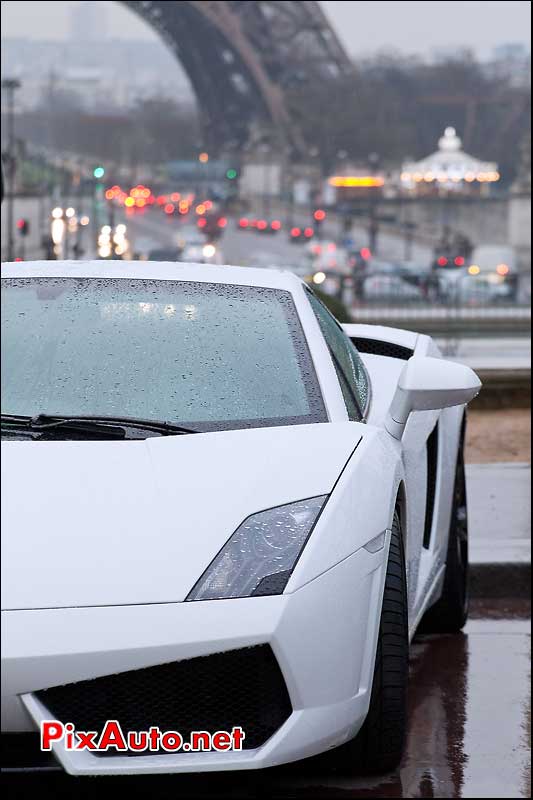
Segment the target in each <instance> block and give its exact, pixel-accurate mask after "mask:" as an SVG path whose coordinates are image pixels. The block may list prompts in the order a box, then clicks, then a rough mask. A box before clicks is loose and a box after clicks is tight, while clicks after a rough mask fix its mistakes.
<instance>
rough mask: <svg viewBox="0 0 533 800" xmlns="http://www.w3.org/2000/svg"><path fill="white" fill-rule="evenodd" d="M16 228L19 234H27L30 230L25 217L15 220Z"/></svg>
mask: <svg viewBox="0 0 533 800" xmlns="http://www.w3.org/2000/svg"><path fill="white" fill-rule="evenodd" d="M17 230H18V232H19V233H20V235H21V236H27V235H28V233H29V232H30V223H29V222H28V220H27V219H18V220H17Z"/></svg>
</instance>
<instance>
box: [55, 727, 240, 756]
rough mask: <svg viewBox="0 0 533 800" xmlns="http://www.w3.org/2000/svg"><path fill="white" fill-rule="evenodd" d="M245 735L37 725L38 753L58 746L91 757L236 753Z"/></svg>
mask: <svg viewBox="0 0 533 800" xmlns="http://www.w3.org/2000/svg"><path fill="white" fill-rule="evenodd" d="M245 736H246V734H245V733H244V731H243V729H242V728H241V727H238V726H237V727H234V728H232V729H231V731H216V732H215V733H209V732H208V731H191V733H190V734H189V735H188V736H187V737H184V736H182V734H181V733H179V732H178V731H161V730H160V728H158V727H157V725H154V726H152V727H150V728H149V729H148V730H146V731H128V732H127V733H124V732H123V730H122V728H121V725H120V722H118V720H116V719H111V720H107V722H106V723H105V725H104V727H103V729H102V730H101V731H78V730H76V728H75V726H74V725H73V723H71V722H67V723H62V722H58V721H57V720H44V721H43V722H41V750H45V751H50V750H52V746H53V745H54V744H56V743H59V742H61V744H62V746H63V747H64V748H65V750H68V751H69V752H73V751H75V752H81V751H86V752H91V753H108V752H111V753H113V752H114V753H145V752H148V753H161V751H163V752H166V753H179V752H182V753H201V752H207V751H210V750H211V751H215V752H219V753H225V752H228V751H229V750H232V751H237V752H240V751H241V750H242V744H243V742H244V739H245Z"/></svg>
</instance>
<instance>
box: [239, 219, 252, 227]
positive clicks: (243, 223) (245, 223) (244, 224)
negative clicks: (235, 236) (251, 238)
mask: <svg viewBox="0 0 533 800" xmlns="http://www.w3.org/2000/svg"><path fill="white" fill-rule="evenodd" d="M249 224H250V223H249V221H248V220H247V219H246V217H243V218H242V219H240V220H239V228H247V227H248V225H249Z"/></svg>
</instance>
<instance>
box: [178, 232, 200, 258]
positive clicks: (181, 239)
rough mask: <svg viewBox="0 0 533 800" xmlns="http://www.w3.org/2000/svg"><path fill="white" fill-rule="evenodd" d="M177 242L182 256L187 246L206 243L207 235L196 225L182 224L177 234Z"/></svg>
mask: <svg viewBox="0 0 533 800" xmlns="http://www.w3.org/2000/svg"><path fill="white" fill-rule="evenodd" d="M176 244H177V246H178V249H179V251H180V257H181V254H182V252H183V250H184V249H185V248H186V247H187V246H193V245H197V246H200V245H204V244H205V236H204V234H203V233H202V232H201V231H200V230H198V228H197V227H196V225H181V226H180V227H179V229H178V233H177V236H176Z"/></svg>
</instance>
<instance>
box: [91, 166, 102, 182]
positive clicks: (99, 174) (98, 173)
mask: <svg viewBox="0 0 533 800" xmlns="http://www.w3.org/2000/svg"><path fill="white" fill-rule="evenodd" d="M93 175H94V177H95V178H97V179H100V178H103V177H104V175H105V168H104V167H102V166H98V167H95V168H94V169H93Z"/></svg>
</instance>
